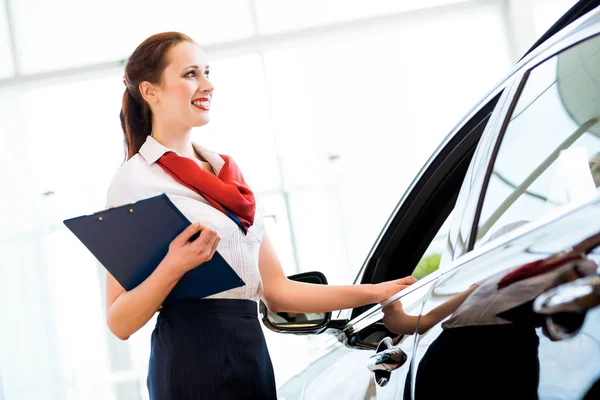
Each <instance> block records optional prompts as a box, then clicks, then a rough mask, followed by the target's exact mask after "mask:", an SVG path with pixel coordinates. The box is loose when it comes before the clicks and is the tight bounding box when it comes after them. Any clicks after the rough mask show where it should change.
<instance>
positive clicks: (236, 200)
mask: <svg viewBox="0 0 600 400" xmlns="http://www.w3.org/2000/svg"><path fill="white" fill-rule="evenodd" d="M220 156H221V158H222V159H223V160H224V161H225V164H224V165H223V167H222V168H221V170H220V171H219V174H218V176H215V175H213V174H211V173H210V172H207V171H205V170H204V169H202V168H201V167H200V166H199V165H198V164H197V163H196V162H195V161H194V160H191V159H189V158H187V157H180V156H178V155H177V154H175V153H173V152H167V153H165V154H163V155H162V156H161V157H160V158H159V159H158V161H156V163H157V164H158V165H160V166H161V167H162V168H163V169H164V170H165V171H166V172H168V173H169V174H170V175H171V176H172V177H173V178H174V179H175V180H176V181H178V182H180V183H181V184H182V185H185V186H187V187H188V188H190V189H192V190H193V191H195V192H196V193H198V194H199V195H200V196H202V197H204V198H205V199H206V200H207V201H208V202H209V203H210V204H211V205H212V206H213V207H215V208H216V209H218V210H220V211H221V212H223V213H224V214H225V215H227V216H228V217H230V218H231V219H232V220H234V221H235V222H236V223H237V224H238V226H239V227H240V229H242V231H244V233H246V232H247V231H248V229H249V228H250V226H252V224H253V223H254V213H255V211H256V202H255V199H254V193H252V190H250V188H249V187H248V185H247V184H246V182H245V181H244V177H243V176H242V173H241V171H240V169H239V167H238V166H237V164H236V163H235V161H233V159H232V158H231V157H229V156H224V155H220Z"/></svg>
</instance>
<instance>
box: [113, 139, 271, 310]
mask: <svg viewBox="0 0 600 400" xmlns="http://www.w3.org/2000/svg"><path fill="white" fill-rule="evenodd" d="M193 146H194V149H195V150H196V151H197V152H198V153H199V154H201V155H202V157H204V159H205V160H206V161H208V163H209V164H210V165H211V166H212V168H213V169H214V170H215V172H216V173H217V174H218V173H219V171H220V170H221V167H222V166H223V165H224V164H225V162H224V161H223V159H222V158H221V157H220V156H219V154H217V153H215V152H212V151H209V150H206V149H204V148H202V147H200V146H198V145H197V144H195V143H194V144H193ZM167 151H173V152H175V153H177V152H176V151H174V150H171V149H168V148H166V147H164V146H163V145H161V144H160V143H159V142H157V141H156V139H154V138H153V137H152V136H148V138H147V139H146V142H145V143H144V144H143V145H142V147H141V149H140V151H139V153H138V154H136V155H134V156H133V157H131V158H130V159H129V160H127V162H125V163H124V164H123V165H121V167H120V168H119V169H118V170H117V172H116V174H115V176H114V177H113V180H112V182H111V184H110V187H109V189H108V193H107V199H106V205H107V207H111V206H114V207H118V206H121V205H124V204H128V203H133V202H136V201H138V200H143V199H147V198H149V197H153V196H158V195H160V194H163V193H165V194H166V195H167V196H168V197H169V199H170V200H171V201H172V202H173V204H175V206H177V208H179V210H180V211H181V212H182V213H183V215H185V216H186V217H187V218H188V219H189V220H190V221H191V222H192V223H194V222H200V223H201V224H203V225H206V226H208V227H210V228H212V229H214V230H215V231H216V232H217V233H218V235H219V236H220V237H221V241H220V242H219V245H218V247H217V251H218V252H219V254H221V255H222V256H223V258H224V259H225V260H226V261H227V262H228V263H229V265H231V267H232V268H233V270H234V271H235V272H236V273H237V274H238V275H239V276H240V278H242V280H243V281H244V282H245V283H246V285H245V286H242V287H239V288H234V289H231V290H227V291H225V292H221V293H217V294H215V295H212V296H210V297H209V298H215V299H250V300H258V299H259V298H260V297H261V295H262V281H261V278H260V274H259V271H258V252H259V249H260V243H261V241H262V236H263V232H264V222H263V220H262V218H261V216H260V213H258V212H257V213H256V215H255V217H254V223H253V225H252V226H251V227H250V229H248V233H247V234H244V233H243V232H242V230H241V229H240V228H239V227H238V225H237V224H236V223H235V222H234V221H232V220H231V219H230V218H229V217H228V216H227V215H225V214H223V213H222V212H221V211H219V210H217V209H216V208H214V207H213V206H212V205H210V203H208V202H207V201H206V200H205V199H204V198H203V197H202V196H200V195H199V194H198V193H196V192H195V191H193V190H191V189H189V188H187V187H186V186H184V185H182V184H181V183H179V182H177V181H176V180H175V179H174V178H173V177H171V175H169V174H168V173H167V172H165V171H164V170H163V169H162V167H161V166H160V165H158V164H156V161H157V160H158V159H159V158H160V157H161V156H162V155H163V154H164V153H166V152H167ZM132 240H134V239H133V238H132Z"/></svg>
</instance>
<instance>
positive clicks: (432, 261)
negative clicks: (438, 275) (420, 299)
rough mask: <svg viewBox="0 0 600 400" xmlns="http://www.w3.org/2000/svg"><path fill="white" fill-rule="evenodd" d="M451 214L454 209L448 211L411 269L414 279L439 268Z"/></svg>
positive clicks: (446, 240)
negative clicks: (440, 225) (448, 213)
mask: <svg viewBox="0 0 600 400" xmlns="http://www.w3.org/2000/svg"><path fill="white" fill-rule="evenodd" d="M453 214H454V210H453V211H452V212H450V215H448V217H447V218H446V221H444V223H443V224H442V227H441V228H440V230H439V231H438V233H436V235H435V237H434V238H433V240H432V241H431V243H429V247H427V250H425V253H424V254H423V256H422V257H421V259H420V260H419V263H418V264H417V266H416V267H415V269H414V270H413V272H412V274H411V275H412V276H414V277H415V278H416V279H421V278H423V277H425V276H427V275H429V274H430V273H432V272H434V271H437V270H438V269H439V268H440V261H441V258H442V253H443V252H444V249H445V248H446V245H447V243H448V229H449V228H450V221H451V220H452V215H453Z"/></svg>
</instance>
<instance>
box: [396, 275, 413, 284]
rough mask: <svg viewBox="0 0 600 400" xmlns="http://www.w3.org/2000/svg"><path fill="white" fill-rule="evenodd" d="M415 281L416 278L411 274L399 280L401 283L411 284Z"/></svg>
mask: <svg viewBox="0 0 600 400" xmlns="http://www.w3.org/2000/svg"><path fill="white" fill-rule="evenodd" d="M416 281H417V280H416V279H415V278H414V277H413V276H407V277H406V278H402V279H400V282H401V283H403V284H404V285H412V284H413V283H415V282H416Z"/></svg>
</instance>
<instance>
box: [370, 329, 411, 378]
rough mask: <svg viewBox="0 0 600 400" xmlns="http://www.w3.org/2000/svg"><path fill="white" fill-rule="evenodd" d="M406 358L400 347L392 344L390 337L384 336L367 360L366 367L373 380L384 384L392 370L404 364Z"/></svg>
mask: <svg viewBox="0 0 600 400" xmlns="http://www.w3.org/2000/svg"><path fill="white" fill-rule="evenodd" d="M407 358H408V357H407V355H406V353H405V352H404V351H403V350H402V349H401V348H399V347H396V346H394V343H393V342H392V339H390V338H389V337H385V338H383V340H382V341H381V342H379V345H378V346H377V350H375V354H374V355H372V356H371V357H369V359H368V360H367V368H368V369H369V370H370V371H371V372H372V373H373V377H374V379H375V382H376V383H377V384H378V385H379V386H385V385H387V384H388V382H389V381H390V378H391V375H392V371H394V370H396V369H398V368H400V367H401V366H402V365H404V363H405V362H406V360H407Z"/></svg>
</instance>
